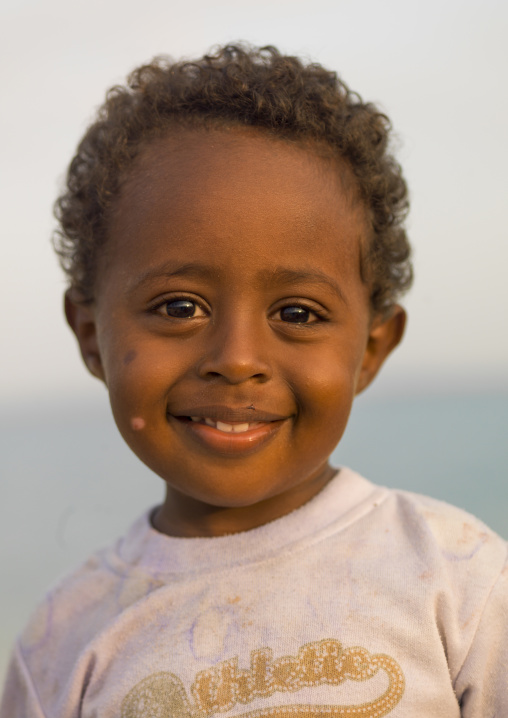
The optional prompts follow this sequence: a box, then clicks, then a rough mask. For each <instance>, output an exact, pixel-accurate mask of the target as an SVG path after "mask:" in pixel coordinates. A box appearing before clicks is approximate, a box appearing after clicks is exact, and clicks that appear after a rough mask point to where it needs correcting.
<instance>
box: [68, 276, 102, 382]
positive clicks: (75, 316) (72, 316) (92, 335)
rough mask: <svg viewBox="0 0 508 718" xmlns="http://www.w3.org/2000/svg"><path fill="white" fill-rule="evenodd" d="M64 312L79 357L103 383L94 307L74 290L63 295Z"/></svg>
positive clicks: (69, 290)
mask: <svg viewBox="0 0 508 718" xmlns="http://www.w3.org/2000/svg"><path fill="white" fill-rule="evenodd" d="M64 310H65V316H66V318H67V322H68V324H69V326H70V328H71V329H72V331H73V332H74V334H75V335H76V339H77V340H78V344H79V348H80V350H81V356H82V357H83V361H84V362H85V365H86V367H87V369H88V371H89V372H90V373H91V374H93V375H94V376H95V377H97V379H100V380H101V381H103V382H105V381H106V380H105V377H104V370H103V367H102V361H101V355H100V351H99V344H98V342H97V326H96V322H95V305H94V304H93V303H92V302H87V301H85V300H84V299H83V297H82V296H81V294H80V293H79V292H78V291H77V290H76V289H74V288H72V287H71V289H68V290H67V291H66V292H65V295H64Z"/></svg>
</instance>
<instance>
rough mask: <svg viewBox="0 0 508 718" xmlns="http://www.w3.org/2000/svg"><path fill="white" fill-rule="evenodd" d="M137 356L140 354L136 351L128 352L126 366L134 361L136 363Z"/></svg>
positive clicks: (125, 358) (124, 359)
mask: <svg viewBox="0 0 508 718" xmlns="http://www.w3.org/2000/svg"><path fill="white" fill-rule="evenodd" d="M137 355H138V354H137V352H136V351H135V350H134V349H131V350H130V351H128V352H127V354H126V355H125V356H124V358H123V363H124V365H125V366H127V364H130V363H131V362H132V361H134V359H135V358H136V357H137Z"/></svg>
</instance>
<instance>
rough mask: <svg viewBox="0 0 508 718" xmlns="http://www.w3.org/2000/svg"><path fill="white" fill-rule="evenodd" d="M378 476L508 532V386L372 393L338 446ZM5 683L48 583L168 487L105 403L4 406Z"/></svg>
mask: <svg viewBox="0 0 508 718" xmlns="http://www.w3.org/2000/svg"><path fill="white" fill-rule="evenodd" d="M332 460H333V464H334V465H335V466H350V467H351V468H354V469H355V470H357V471H359V472H360V473H362V474H363V475H364V476H366V477H367V478H369V479H371V480H372V481H374V482H376V483H378V484H383V485H385V486H390V487H394V488H401V489H405V490H408V491H414V492H417V493H421V494H426V495H430V496H433V497H435V498H438V499H442V500H443V501H447V502H449V503H452V504H455V505H456V506H460V507H461V508H463V509H465V510H466V511H469V512H470V513H472V514H474V515H476V516H478V517H479V518H481V519H482V520H483V521H484V522H485V523H486V524H488V525H489V526H490V527H492V528H493V529H494V530H495V531H497V532H498V533H499V534H501V536H503V537H504V538H506V539H508V480H507V478H508V477H507V467H508V394H507V393H502V394H497V395H496V394H493V393H490V394H474V393H471V394H457V393H454V394H450V395H446V394H440V395H428V394H426V395H418V394H415V395H410V396H407V397H402V396H397V397H395V398H387V397H376V396H375V397H374V398H371V397H369V395H368V394H366V395H365V396H363V395H362V396H360V397H359V398H358V399H357V401H356V402H355V407H354V409H353V412H352V415H351V418H350V422H349V425H348V428H347V431H346V434H345V435H344V437H343V439H342V441H341V442H340V444H339V446H338V447H337V449H336V450H335V452H334V453H333V456H332ZM0 474H1V501H0V557H1V567H2V573H1V580H0V608H1V610H0V682H3V676H4V674H5V671H6V666H7V662H8V656H9V653H10V650H11V647H12V643H13V641H14V640H15V636H16V634H17V633H18V632H19V631H20V630H21V628H22V627H23V625H24V623H25V622H26V620H27V618H28V616H29V614H30V612H31V610H32V609H33V607H34V605H35V604H36V603H37V602H38V601H39V600H40V599H41V597H42V596H43V595H44V592H45V590H46V589H47V588H48V586H50V585H52V584H54V583H55V582H56V581H58V579H59V578H60V577H61V576H62V575H64V574H65V573H66V572H67V571H69V570H70V569H71V568H72V567H74V566H75V565H76V564H78V563H79V562H81V561H82V560H84V559H85V558H86V557H87V555H89V554H90V553H91V552H92V551H93V550H95V549H97V548H99V547H100V546H103V545H105V544H108V543H110V542H112V541H113V540H115V538H116V537H118V536H120V535H121V534H122V533H123V532H124V530H125V529H126V528H127V527H128V526H129V525H130V523H131V522H132V521H133V520H134V519H135V518H136V517H137V516H138V515H140V514H141V513H142V512H143V511H144V510H146V509H147V508H148V507H150V506H154V505H156V504H157V503H159V502H160V501H161V499H162V497H163V483H162V481H161V480H160V479H159V478H158V477H157V476H155V475H154V474H152V473H151V472H150V471H149V470H148V469H147V468H146V467H145V466H144V465H143V464H141V463H140V462H139V461H138V459H137V458H136V457H135V456H134V455H133V454H132V453H131V452H130V451H129V449H128V448H127V447H126V446H125V444H124V443H123V441H122V439H121V438H120V436H119V434H118V432H117V430H116V427H115V425H114V423H113V420H112V418H111V416H110V412H109V408H108V406H107V404H106V403H104V404H103V405H100V406H89V405H87V404H84V405H81V404H80V403H79V402H77V403H76V402H72V403H71V402H69V403H61V404H50V403H48V404H47V405H44V403H42V404H41V403H38V404H37V405H36V406H28V405H27V406H25V407H18V408H17V409H14V408H12V407H10V408H9V409H5V410H1V409H0Z"/></svg>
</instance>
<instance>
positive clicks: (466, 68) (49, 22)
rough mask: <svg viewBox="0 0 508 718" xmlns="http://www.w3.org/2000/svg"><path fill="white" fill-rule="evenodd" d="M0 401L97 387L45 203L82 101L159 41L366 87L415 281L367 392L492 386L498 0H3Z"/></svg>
mask: <svg viewBox="0 0 508 718" xmlns="http://www.w3.org/2000/svg"><path fill="white" fill-rule="evenodd" d="M0 27H1V30H0V48H1V49H0V53H1V55H2V57H1V64H0V67H1V97H2V117H1V135H0V136H1V158H0V170H1V182H2V185H1V195H0V196H1V200H2V242H1V257H2V260H1V263H0V273H1V274H0V291H1V306H2V311H1V327H0V336H1V338H2V339H1V341H2V350H1V357H2V371H1V374H0V376H1V379H0V381H1V387H0V397H1V398H2V400H3V402H4V406H9V405H12V404H19V405H22V404H23V403H25V402H28V403H32V404H33V402H37V403H41V402H44V401H45V400H59V399H67V400H68V399H72V400H73V399H74V398H78V399H86V400H88V399H90V400H92V401H93V400H94V397H95V396H96V395H98V394H101V395H103V393H104V392H103V390H102V389H101V388H100V386H99V384H98V382H94V381H93V380H91V379H90V378H89V377H88V376H87V375H86V373H85V371H84V370H83V368H82V367H81V365H80V362H79V360H78V358H77V352H76V348H75V345H74V341H73V338H72V337H71V334H70V332H69V331H68V329H67V327H66V326H65V324H64V321H63V318H62V312H61V294H62V291H63V289H64V280H63V277H62V275H61V273H60V270H59V268H58V266H57V263H56V260H55V258H54V256H53V254H52V250H51V248H50V244H49V237H50V234H51V230H52V228H53V226H54V222H53V219H52V216H51V207H52V203H53V201H54V199H55V197H56V195H57V192H58V187H59V183H60V182H61V178H62V176H63V173H64V171H65V168H66V166H67V164H68V162H69V160H70V159H71V157H72V154H73V151H74V148H75V146H76V144H77V142H78V140H79V138H80V136H81V135H82V133H83V131H84V130H85V128H86V126H87V123H88V122H89V120H90V119H91V118H92V115H93V111H94V108H95V107H97V106H98V105H99V104H100V103H101V101H102V99H103V96H104V93H105V90H106V89H107V88H108V87H110V86H111V85H112V84H115V83H118V82H121V81H122V79H123V78H124V77H125V75H126V74H127V72H128V71H129V70H131V69H132V68H134V67H135V66H136V65H137V64H139V63H142V62H144V61H147V60H149V59H150V58H151V57H152V56H154V55H156V54H160V53H169V54H171V55H172V56H174V57H181V56H186V57H192V56H195V55H199V54H202V53H203V52H204V51H206V50H207V49H209V48H210V47H211V46H212V45H213V44H215V43H224V42H227V41H233V40H236V39H245V40H247V41H250V42H253V43H256V44H268V43H272V44H275V45H277V46H279V48H280V49H281V50H283V51H286V52H289V53H297V54H302V55H304V56H307V57H309V58H312V59H313V60H316V61H319V62H322V63H323V64H325V65H326V66H327V67H329V68H331V69H335V70H337V71H338V72H339V74H340V75H341V76H342V77H343V78H344V79H345V80H346V82H347V83H348V84H349V85H350V86H351V87H352V88H353V89H355V90H357V91H359V92H360V93H361V94H362V96H363V97H364V98H365V99H368V100H372V101H375V102H378V103H379V104H380V106H381V107H382V108H383V109H384V110H385V111H386V112H387V113H388V114H389V116H390V117H391V119H392V121H393V124H394V127H395V129H396V131H397V135H398V151H397V156H398V158H399V160H400V162H401V163H402V165H403V167H404V168H405V172H406V176H407V179H408V181H409V185H410V189H411V195H412V213H411V216H410V221H409V232H410V237H411V239H412V242H413V245H414V250H415V251H414V254H415V265H416V277H417V279H416V283H415V286H414V288H413V290H412V292H411V294H410V295H409V297H408V298H407V301H406V306H407V308H408V310H409V317H410V321H409V325H408V331H407V335H406V339H405V342H404V344H403V346H402V347H401V348H400V349H399V350H398V351H397V353H396V355H395V356H394V358H393V359H392V360H391V361H390V362H389V364H388V366H387V368H386V369H385V371H384V375H383V376H382V377H381V379H380V380H378V389H377V390H378V391H380V392H383V391H385V392H388V391H393V390H394V388H396V389H397V390H399V391H400V390H402V391H407V390H408V388H409V390H411V391H422V390H424V391H440V390H458V391H461V390H473V391H477V390H484V389H488V390H491V389H497V388H499V387H503V388H504V389H506V388H508V380H507V371H506V368H507V367H508V331H507V322H506V314H507V307H508V284H507V281H506V267H507V266H508V241H507V240H508V236H507V235H508V229H507V226H508V225H507V221H506V205H507V201H506V200H507V178H506V172H507V167H508V141H507V127H508V84H507V82H506V71H507V69H508V63H507V59H508V57H507V56H508V43H507V41H506V37H507V36H508V6H507V4H506V3H505V2H501V0H483V1H482V2H479V1H471V0H460V1H459V0H425V2H416V1H414V0H383V1H380V0H334V1H333V2H330V1H327V0H312V2H310V1H309V0H307V1H306V2H302V1H300V0H257V1H256V2H250V1H249V2H246V1H244V0H218V1H217V2H211V1H210V0H209V1H208V2H205V1H204V0H194V2H174V1H173V0H143V2H133V1H132V0H87V1H86V2H84V1H83V0H73V1H72V2H69V0H44V2H41V1H40V0H39V1H37V0H3V2H2V6H1V9H0Z"/></svg>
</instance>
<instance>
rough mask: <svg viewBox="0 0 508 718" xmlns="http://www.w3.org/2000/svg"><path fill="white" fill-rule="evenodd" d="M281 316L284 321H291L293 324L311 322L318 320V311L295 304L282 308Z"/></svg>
mask: <svg viewBox="0 0 508 718" xmlns="http://www.w3.org/2000/svg"><path fill="white" fill-rule="evenodd" d="M280 318H281V319H282V321H283V322H290V323H291V324H311V323H313V322H314V321H315V320H316V312H313V311H312V310H311V309H308V308H307V307H302V306H299V305H297V304H295V305H294V306H290V307H283V308H282V309H281V310H280ZM309 320H310V321H309Z"/></svg>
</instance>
